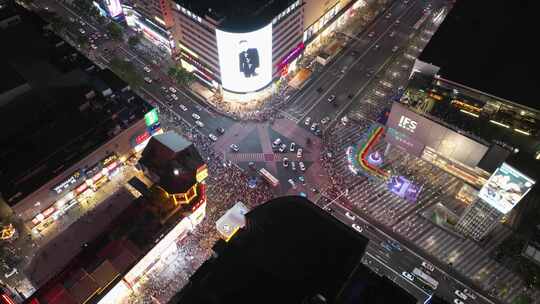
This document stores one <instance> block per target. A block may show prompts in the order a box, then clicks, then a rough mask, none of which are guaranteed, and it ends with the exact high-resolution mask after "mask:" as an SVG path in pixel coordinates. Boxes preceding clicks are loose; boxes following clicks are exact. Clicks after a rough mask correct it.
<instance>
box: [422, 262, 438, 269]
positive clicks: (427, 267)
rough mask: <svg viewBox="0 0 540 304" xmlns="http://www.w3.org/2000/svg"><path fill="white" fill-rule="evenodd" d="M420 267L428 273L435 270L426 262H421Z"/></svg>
mask: <svg viewBox="0 0 540 304" xmlns="http://www.w3.org/2000/svg"><path fill="white" fill-rule="evenodd" d="M422 267H424V268H425V269H427V270H429V271H434V270H435V267H434V266H433V265H431V264H430V263H428V262H425V261H424V262H422Z"/></svg>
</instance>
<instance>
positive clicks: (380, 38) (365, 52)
mask: <svg viewBox="0 0 540 304" xmlns="http://www.w3.org/2000/svg"><path fill="white" fill-rule="evenodd" d="M413 8H414V7H411V8H409V9H407V10H405V11H403V12H399V13H398V15H397V18H401V17H403V16H406V15H409V14H410V12H411V11H413ZM413 13H414V12H413ZM388 20H395V19H392V18H390V19H388ZM392 24H393V23H388V24H386V26H385V27H384V26H383V28H384V30H383V31H381V32H379V33H377V34H376V35H375V36H374V39H373V40H371V44H369V43H368V44H366V46H367V48H366V49H358V50H357V51H359V52H361V54H362V55H361V56H360V57H359V58H357V59H356V60H355V61H354V63H353V66H355V65H357V64H359V62H361V61H367V62H373V61H370V60H369V59H370V57H369V56H370V54H371V53H372V52H378V53H379V55H376V57H378V58H376V59H378V60H377V61H380V60H381V59H384V57H385V56H391V55H392V52H390V53H386V54H385V53H384V52H381V51H383V49H384V48H390V49H392V47H393V46H394V45H392V43H391V41H390V40H393V39H392V38H391V37H388V36H387V33H388V32H389V31H390V30H391V28H392ZM389 38H390V39H389ZM375 45H379V47H378V49H377V48H376V47H375ZM381 53H382V54H383V55H381ZM381 56H382V57H381ZM344 60H345V59H342V62H343V61H344ZM383 62H384V61H383ZM379 66H380V63H379V62H375V64H372V66H371V68H372V69H373V68H374V67H377V68H378V67H379ZM367 68H368V70H369V68H370V66H369V65H368V66H367ZM348 74H349V71H347V72H345V75H344V76H348ZM342 79H343V75H342V76H339V77H338V80H337V81H338V82H339V81H340V80H342ZM330 81H336V80H335V78H333V79H330ZM328 84H329V85H330V87H331V89H328V90H327V91H326V92H324V94H323V96H321V97H319V98H318V100H317V101H316V105H315V106H314V107H313V109H315V107H316V106H317V105H318V104H320V103H321V101H322V100H324V99H326V100H328V97H329V96H331V95H335V96H336V100H338V102H339V101H340V100H343V98H340V96H338V94H337V93H338V92H341V93H343V91H344V90H348V88H347V87H338V88H337V89H336V87H337V85H335V84H333V83H332V82H328ZM363 84H365V83H363ZM363 84H362V85H363ZM357 87H358V88H360V87H361V86H359V85H357ZM354 93H356V92H354ZM349 94H351V92H350V91H349V92H345V94H340V95H341V97H343V95H345V96H348V95H349ZM347 104H348V102H347ZM313 109H312V110H313ZM310 112H311V111H310ZM319 113H320V112H319ZM314 115H315V113H313V114H312V115H310V113H307V115H306V116H310V117H313V116H314ZM319 116H320V115H319ZM323 117H324V116H323ZM320 118H322V117H320Z"/></svg>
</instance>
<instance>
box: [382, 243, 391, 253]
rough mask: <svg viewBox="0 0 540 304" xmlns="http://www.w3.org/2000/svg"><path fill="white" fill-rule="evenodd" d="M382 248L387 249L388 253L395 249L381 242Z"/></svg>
mask: <svg viewBox="0 0 540 304" xmlns="http://www.w3.org/2000/svg"><path fill="white" fill-rule="evenodd" d="M381 247H382V248H384V249H386V250H387V251H390V252H392V251H394V249H393V248H392V246H390V245H388V244H387V243H386V242H381Z"/></svg>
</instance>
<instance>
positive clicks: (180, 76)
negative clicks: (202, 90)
mask: <svg viewBox="0 0 540 304" xmlns="http://www.w3.org/2000/svg"><path fill="white" fill-rule="evenodd" d="M167 74H168V75H169V77H171V78H172V79H173V80H174V81H175V82H176V84H178V85H181V86H189V85H190V84H191V83H193V81H195V79H196V78H195V75H193V73H191V72H188V71H187V70H186V69H184V68H183V67H180V66H175V67H170V68H169V70H168V71H167Z"/></svg>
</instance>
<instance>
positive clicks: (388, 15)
mask: <svg viewBox="0 0 540 304" xmlns="http://www.w3.org/2000/svg"><path fill="white" fill-rule="evenodd" d="M390 17H392V14H390V13H388V14H386V16H384V18H386V19H390Z"/></svg>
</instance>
